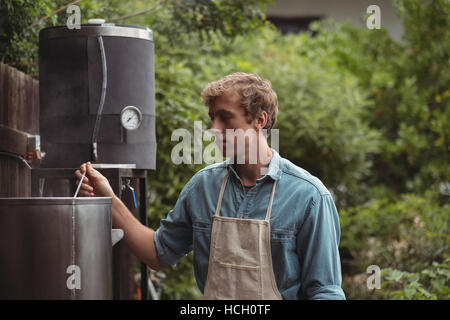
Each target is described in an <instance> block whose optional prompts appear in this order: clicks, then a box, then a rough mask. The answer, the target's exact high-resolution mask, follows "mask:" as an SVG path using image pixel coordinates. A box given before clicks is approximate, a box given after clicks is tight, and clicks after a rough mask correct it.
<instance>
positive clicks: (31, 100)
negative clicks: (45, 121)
mask: <svg viewBox="0 0 450 320" xmlns="http://www.w3.org/2000/svg"><path fill="white" fill-rule="evenodd" d="M0 124H4V125H7V126H9V127H11V128H14V129H18V130H22V131H26V132H29V133H34V134H38V133H39V81H37V80H36V79H33V78H32V77H31V76H29V75H26V74H25V73H23V72H21V71H19V70H17V69H15V68H13V67H10V66H8V65H5V64H2V63H0Z"/></svg>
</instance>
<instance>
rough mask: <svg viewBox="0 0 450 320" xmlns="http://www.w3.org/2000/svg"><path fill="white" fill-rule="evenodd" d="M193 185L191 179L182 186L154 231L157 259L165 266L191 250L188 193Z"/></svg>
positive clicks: (172, 264) (171, 264) (173, 262)
mask: <svg viewBox="0 0 450 320" xmlns="http://www.w3.org/2000/svg"><path fill="white" fill-rule="evenodd" d="M193 186H194V181H193V179H191V180H190V181H189V182H188V183H187V184H186V185H185V186H184V188H183V190H182V191H181V193H180V196H179V198H178V200H177V202H176V204H175V207H174V208H173V209H172V210H170V212H169V213H168V215H167V217H166V218H165V219H163V220H161V223H160V227H159V228H158V230H156V232H155V247H156V251H157V254H158V257H159V259H160V260H161V262H162V263H164V264H165V265H167V266H174V265H175V264H176V263H177V262H178V261H179V260H180V259H181V258H183V257H184V256H186V255H187V254H188V253H189V252H190V251H191V250H192V221H191V220H192V218H191V214H190V210H191V208H190V204H189V193H190V192H191V189H192V187H193Z"/></svg>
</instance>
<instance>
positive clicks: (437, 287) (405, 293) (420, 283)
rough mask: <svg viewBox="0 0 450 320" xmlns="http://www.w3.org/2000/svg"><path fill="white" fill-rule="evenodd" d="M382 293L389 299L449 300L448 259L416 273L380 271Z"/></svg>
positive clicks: (449, 275)
mask: <svg viewBox="0 0 450 320" xmlns="http://www.w3.org/2000/svg"><path fill="white" fill-rule="evenodd" d="M381 277H382V279H383V284H382V291H384V292H383V293H384V295H385V296H386V297H387V298H390V299H401V300H405V299H406V300H437V299H445V300H449V299H450V258H447V259H446V260H445V261H443V262H442V263H438V262H433V263H432V265H431V266H430V267H428V268H426V269H424V270H422V271H420V272H418V273H410V272H404V271H399V270H395V269H391V268H387V269H384V270H382V272H381Z"/></svg>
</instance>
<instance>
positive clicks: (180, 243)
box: [76, 73, 345, 299]
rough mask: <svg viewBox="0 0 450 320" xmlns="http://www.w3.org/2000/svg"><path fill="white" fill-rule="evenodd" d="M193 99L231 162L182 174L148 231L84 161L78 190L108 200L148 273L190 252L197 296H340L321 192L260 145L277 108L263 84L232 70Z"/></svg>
mask: <svg viewBox="0 0 450 320" xmlns="http://www.w3.org/2000/svg"><path fill="white" fill-rule="evenodd" d="M202 97H203V100H204V102H205V104H206V105H207V107H208V108H209V115H210V117H211V120H212V128H211V129H212V130H213V131H214V133H215V134H216V142H217V143H218V145H219V147H221V149H222V153H223V154H227V155H231V156H230V158H229V160H227V161H225V162H222V163H218V164H213V165H209V166H207V167H206V168H204V169H202V170H200V171H199V172H197V173H196V174H195V175H194V176H193V177H192V178H191V180H190V181H189V182H188V183H187V184H186V186H185V187H184V188H183V190H182V192H181V194H180V196H179V199H178V201H177V203H176V205H175V207H174V208H173V209H172V210H171V211H170V212H169V214H168V216H167V217H166V219H163V220H162V221H161V225H160V227H159V229H158V230H157V231H156V232H155V231H153V230H151V229H150V228H147V227H145V226H143V225H142V224H141V223H140V222H139V221H138V220H136V219H135V218H134V217H133V215H132V214H131V213H130V212H129V211H128V209H127V208H126V207H125V205H124V204H123V203H122V202H121V201H120V200H119V199H118V198H117V197H116V196H115V195H114V193H113V191H112V189H111V187H110V186H109V184H108V181H107V179H106V178H105V177H103V176H102V175H101V174H100V173H99V172H98V171H96V170H95V169H93V168H92V167H91V166H90V163H85V164H82V165H81V167H80V170H77V172H76V175H77V177H78V178H80V177H81V174H82V173H83V172H84V171H86V170H87V175H86V178H85V179H84V180H83V184H82V188H81V191H80V194H81V195H84V196H110V197H112V198H113V204H112V215H113V217H112V219H113V226H114V227H116V228H121V229H123V230H124V233H125V236H124V241H126V243H127V244H128V245H129V246H130V248H131V249H132V250H133V252H134V253H135V254H136V255H137V256H138V258H140V259H141V260H142V261H144V262H145V263H147V265H149V266H150V267H151V268H153V269H162V268H164V267H165V266H169V265H171V266H172V265H174V264H176V263H177V261H178V260H179V259H181V258H182V257H184V256H185V255H186V254H187V253H189V252H190V251H191V250H193V251H194V271H195V277H196V280H197V284H198V286H199V288H200V290H201V291H202V292H203V293H204V298H205V299H345V295H344V292H343V291H342V289H341V265H340V258H339V251H338V245H339V239H340V229H339V218H338V213H337V210H336V206H335V204H334V202H333V199H332V197H331V194H330V192H329V191H328V190H327V189H326V188H325V186H324V185H323V184H322V183H321V182H320V180H319V179H317V178H316V177H314V176H312V175H311V174H309V173H308V172H307V171H305V170H304V169H302V168H299V167H297V166H296V165H294V164H292V163H291V162H290V161H288V160H286V159H284V158H282V157H281V156H280V155H279V154H278V153H277V152H276V151H275V150H274V149H271V148H270V147H269V146H268V144H267V139H266V135H265V134H264V131H265V130H267V131H268V132H270V129H271V128H272V126H273V125H274V123H275V121H276V116H277V112H278V102H277V96H276V94H275V92H274V91H273V90H272V87H271V84H270V82H269V81H266V80H263V79H261V78H259V77H258V76H256V75H253V74H246V73H234V74H231V75H228V76H226V77H224V78H222V79H220V80H218V81H214V82H212V83H210V84H208V85H207V86H206V88H205V89H204V90H203V92H202ZM230 131H231V134H230ZM236 132H238V134H236ZM248 133H250V134H248ZM255 146H256V147H257V148H256V149H257V150H258V152H257V153H256V155H255V153H254V152H253V151H251V150H255V148H254V147H255Z"/></svg>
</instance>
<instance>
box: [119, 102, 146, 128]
mask: <svg viewBox="0 0 450 320" xmlns="http://www.w3.org/2000/svg"><path fill="white" fill-rule="evenodd" d="M120 122H121V124H122V126H123V127H124V128H125V129H127V130H136V129H137V128H139V126H140V125H141V122H142V113H141V111H140V110H139V109H138V108H136V107H134V106H126V107H125V108H123V110H122V112H121V113H120Z"/></svg>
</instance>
